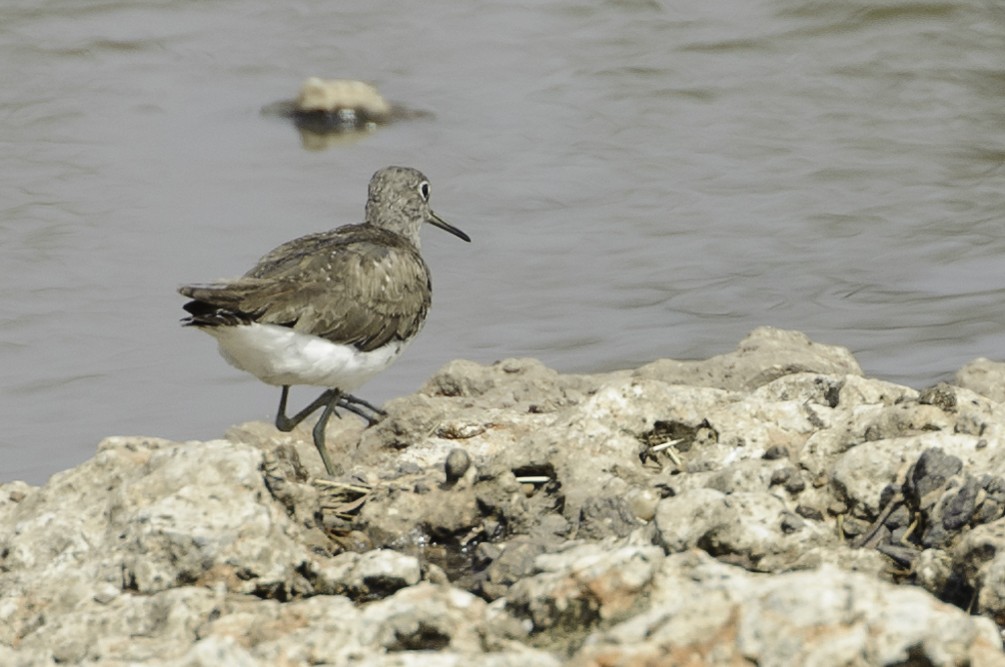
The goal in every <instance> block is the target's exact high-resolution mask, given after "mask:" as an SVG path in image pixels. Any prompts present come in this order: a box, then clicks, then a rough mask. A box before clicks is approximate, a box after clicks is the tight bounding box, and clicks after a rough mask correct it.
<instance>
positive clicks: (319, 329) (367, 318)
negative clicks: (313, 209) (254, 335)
mask: <svg viewBox="0 0 1005 667" xmlns="http://www.w3.org/2000/svg"><path fill="white" fill-rule="evenodd" d="M180 291H181V293H182V294H184V295H186V296H188V297H190V298H192V299H194V300H195V301H194V302H193V303H192V304H188V305H186V310H188V311H189V312H191V313H193V315H194V317H193V319H194V320H195V319H197V318H198V317H199V312H197V311H201V312H202V313H205V312H207V311H209V310H213V312H214V313H215V315H216V319H217V320H218V321H217V322H215V323H216V324H223V325H225V324H233V323H236V321H234V322H231V321H227V320H226V317H225V316H226V315H231V316H232V317H233V319H235V320H240V321H254V322H260V323H263V324H278V325H282V326H288V327H292V328H293V329H295V330H296V331H301V332H303V333H310V334H314V335H316V336H320V337H322V338H326V339H328V340H331V341H332V342H336V343H343V344H347V345H354V346H356V347H357V348H358V349H360V350H363V351H369V350H373V349H376V348H378V347H381V346H383V345H386V344H387V343H389V342H392V341H395V340H407V339H409V338H411V337H412V336H414V335H415V334H416V333H418V331H419V329H420V328H421V327H422V323H423V321H424V320H425V318H426V313H427V312H428V310H429V303H430V293H431V290H430V282H429V271H428V269H427V268H426V264H425V262H423V260H422V257H421V256H420V255H419V253H418V251H416V249H415V248H414V247H413V246H412V245H411V244H410V243H408V242H407V241H405V240H404V239H403V238H402V237H400V236H398V235H396V234H393V233H391V232H387V231H384V230H381V229H377V228H373V227H369V226H362V225H353V226H350V227H342V228H340V229H337V230H334V231H330V232H322V233H320V234H312V235H310V236H305V237H302V238H300V239H295V240H293V241H290V242H288V243H284V244H283V245H281V246H279V247H278V248H276V249H275V250H273V251H271V252H270V253H268V254H267V255H265V256H264V257H263V258H262V259H261V260H259V262H258V264H257V265H255V267H254V268H253V269H251V271H249V272H248V273H247V274H245V276H244V277H243V278H240V279H238V280H236V281H234V282H232V283H227V284H222V285H189V286H186V287H183V288H181V290H180ZM219 311H223V313H224V315H221V314H220V312H219ZM206 319H207V320H208V319H209V318H208V317H207V318H206ZM195 323H196V324H199V323H200V322H198V321H196V322H195ZM206 324H207V325H210V326H212V325H213V324H214V322H210V321H207V322H206Z"/></svg>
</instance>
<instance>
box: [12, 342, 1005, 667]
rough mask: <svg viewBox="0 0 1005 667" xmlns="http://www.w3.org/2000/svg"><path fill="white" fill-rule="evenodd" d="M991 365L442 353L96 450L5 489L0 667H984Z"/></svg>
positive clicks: (994, 414) (996, 406)
mask: <svg viewBox="0 0 1005 667" xmlns="http://www.w3.org/2000/svg"><path fill="white" fill-rule="evenodd" d="M1003 402H1005V364H997V363H993V362H990V361H987V360H977V361H975V362H973V363H971V364H969V365H968V366H966V367H965V368H963V369H961V370H960V371H959V373H958V374H957V376H956V378H955V382H954V384H940V385H936V386H933V387H929V388H926V389H924V390H922V391H917V390H915V389H912V388H909V387H903V386H898V385H895V384H891V383H888V382H883V381H881V380H875V379H868V378H865V377H863V376H862V372H861V369H860V368H859V366H858V364H857V363H856V361H855V359H854V358H853V357H852V355H851V354H850V353H849V352H848V351H847V350H845V349H843V348H839V347H832V346H828V345H822V344H818V343H814V342H811V341H810V340H809V339H807V338H806V337H805V336H804V335H803V334H800V333H796V332H788V331H780V330H777V329H769V328H762V329H758V330H756V331H754V332H753V333H751V334H750V335H749V336H748V337H747V338H746V339H744V340H743V341H742V342H741V343H740V345H739V347H738V349H737V350H736V351H734V352H731V353H729V354H726V355H722V356H719V357H714V358H712V359H708V360H705V361H687V362H681V361H672V360H660V361H656V362H653V363H651V364H648V365H646V366H642V367H641V368H638V369H635V370H629V371H619V372H615V373H605V374H597V375H562V374H559V373H557V372H555V371H553V370H550V369H548V368H546V367H544V366H543V365H541V364H540V363H539V362H536V361H533V360H527V359H511V360H505V361H501V362H498V363H496V364H493V365H491V366H482V365H479V364H475V363H472V362H465V361H455V362H452V363H450V364H448V365H447V366H446V367H444V368H443V369H442V370H441V371H440V372H438V373H437V374H436V375H434V376H433V377H432V378H430V379H429V381H428V382H427V383H426V385H425V386H424V387H423V388H422V389H421V390H420V391H419V392H418V393H416V394H414V395H410V396H405V397H403V398H400V399H397V400H394V401H392V402H390V403H389V404H388V405H387V406H385V407H386V409H387V411H388V413H389V415H388V417H387V418H386V419H385V420H384V421H383V422H381V423H380V424H378V425H376V426H374V427H371V428H364V424H363V423H362V422H361V421H360V420H358V419H356V418H354V417H352V416H351V415H347V416H344V418H343V419H341V420H332V423H331V425H330V428H329V435H328V441H329V444H330V449H331V453H332V459H333V460H334V461H339V462H340V463H341V466H342V469H343V473H344V474H342V475H340V476H338V477H337V478H335V479H328V478H326V477H325V475H324V474H323V472H324V469H323V467H322V465H321V461H320V459H319V457H318V455H317V452H316V450H315V449H314V446H313V444H312V442H311V436H310V432H309V427H310V426H311V424H307V425H306V426H302V427H301V428H300V429H298V430H297V431H294V432H292V433H280V432H278V431H277V430H276V429H274V428H273V427H272V426H270V425H268V424H264V423H257V422H256V423H249V424H244V425H242V426H238V427H235V428H233V429H231V431H230V432H228V434H227V437H226V439H223V440H214V441H209V442H170V441H166V440H160V439H156V438H144V437H115V438H108V439H107V440H105V441H103V442H102V443H101V444H100V445H99V447H98V452H97V454H96V456H95V457H94V458H93V459H91V460H90V461H88V462H86V463H84V464H82V465H80V466H79V467H77V468H75V469H72V470H68V471H65V472H62V473H59V474H57V475H54V476H53V477H52V479H51V480H50V481H49V482H48V483H47V484H45V485H44V486H41V487H32V486H29V485H27V484H25V483H22V482H10V483H6V484H3V485H0V665H10V666H22V665H23V666H28V665H31V666H32V667H34V666H38V665H42V666H44V665H57V664H58V665H77V664H83V665H91V664H95V665H99V664H100V665H151V666H153V665H157V666H164V667H167V666H172V667H174V666H177V667H202V666H205V667H209V666H211V665H212V666H214V667H215V666H218V665H237V666H245V665H247V666H255V665H270V666H272V665H279V666H284V667H285V666H299V665H340V666H342V665H344V666H349V665H354V666H355V665H374V666H378V665H379V666H391V665H396V666H405V665H423V666H425V665H432V666H440V665H444V666H445V665H451V666H453V665H457V666H461V665H489V666H496V667H503V666H513V667H538V666H540V667H553V666H558V665H589V666H596V667H601V666H603V667H615V666H625V667H627V666H636V665H759V666H761V667H770V666H779V667H781V666H789V665H820V666H825V665H855V666H866V665H888V666H894V665H898V666H906V665H918V666H922V665H926V666H928V665H971V666H973V667H979V666H990V665H1002V666H1005V653H1003V651H1002V635H1001V630H1002V627H1003V626H1005V516H1003V515H1005V404H1003Z"/></svg>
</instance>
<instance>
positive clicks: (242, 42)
mask: <svg viewBox="0 0 1005 667" xmlns="http://www.w3.org/2000/svg"><path fill="white" fill-rule="evenodd" d="M346 6H348V5H346V3H331V2H325V1H323V0H303V1H301V2H297V3H279V4H277V3H272V2H257V1H255V0H242V1H240V2H238V1H236V0H229V1H214V2H191V1H187V0H162V1H160V2H146V3H141V4H137V3H132V2H118V1H117V0H103V1H100V2H99V1H97V0H91V1H87V0H72V1H71V0H46V1H44V2H38V1H37V0H30V1H29V0H9V1H8V2H5V3H4V5H3V7H2V8H0V62H2V63H3V64H2V66H0V91H2V92H0V145H2V150H0V165H2V167H0V169H2V171H0V174H2V175H0V179H2V183H3V186H2V188H0V192H2V198H0V239H2V241H0V372H2V377H3V381H2V383H0V480H9V479H14V478H22V479H27V480H29V481H32V482H36V483H37V482H41V481H43V480H44V479H45V478H46V477H47V476H48V475H50V474H51V473H53V472H55V471H57V470H61V469H64V468H66V467H69V466H71V465H74V464H76V463H78V462H80V461H83V460H84V459H86V458H88V457H90V456H91V455H93V453H94V451H95V446H96V444H97V443H98V441H99V440H100V439H101V438H102V437H103V436H106V435H112V434H148V435H156V436H164V437H169V438H180V439H188V438H193V439H207V438H212V437H215V436H219V435H221V434H222V433H223V432H224V431H225V429H226V428H227V427H229V426H230V425H231V424H234V423H238V422H241V421H246V420H249V419H269V418H271V415H272V414H273V411H274V409H275V402H276V401H277V399H278V391H277V390H275V389H273V388H270V387H266V386H264V385H261V384H259V383H257V382H256V381H255V380H254V379H253V378H250V377H246V376H244V375H242V374H240V373H239V372H238V371H235V370H233V369H231V368H230V367H229V366H227V365H226V364H225V363H224V362H223V361H222V360H221V359H219V358H218V357H217V355H216V351H215V345H214V342H213V341H212V339H211V338H210V337H208V336H205V335H202V334H200V333H198V332H196V331H192V330H184V329H182V328H180V327H179V326H178V324H177V320H178V318H179V317H180V316H181V314H182V313H181V310H180V307H181V303H182V299H181V297H179V296H177V295H176V294H175V292H174V290H175V287H176V286H177V285H179V284H181V283H183V282H189V281H204V280H211V279H214V278H219V277H225V276H233V275H237V274H240V273H242V272H243V271H244V270H245V269H246V268H248V267H249V266H250V265H251V263H252V262H254V260H256V259H257V258H258V257H259V256H260V255H261V254H262V253H264V252H265V251H266V250H268V249H270V248H271V247H273V246H275V245H276V244H278V243H280V242H282V241H284V240H286V239H289V238H292V237H294V236H297V235H300V234H304V233H307V232H311V231H317V230H321V229H325V228H328V227H331V226H335V225H337V224H343V223H347V222H357V221H358V220H359V219H360V218H361V215H362V207H363V202H364V195H365V188H366V182H367V180H368V179H369V176H370V174H371V173H372V172H373V171H374V170H375V169H377V168H378V167H381V166H384V165H387V164H404V165H410V166H416V167H419V168H420V169H422V170H423V171H424V172H425V173H426V174H427V175H428V176H429V177H430V179H431V181H432V183H433V204H434V208H435V209H436V210H437V211H438V212H439V213H440V215H442V216H443V217H445V218H447V219H448V220H450V221H452V222H454V223H456V224H457V225H458V226H460V227H462V228H463V229H464V230H465V231H467V232H468V233H470V234H471V236H472V237H473V238H474V243H473V244H471V245H467V244H464V243H460V242H458V241H457V240H456V239H454V238H453V237H450V236H448V235H445V234H442V233H439V232H437V231H436V230H434V229H428V230H426V235H425V239H426V241H425V245H424V252H425V254H426V256H427V258H428V260H429V263H430V266H431V267H432V270H433V274H434V284H435V290H436V294H435V298H434V307H433V311H432V315H431V318H430V320H429V322H428V324H427V327H426V329H425V331H424V332H423V334H422V335H421V336H420V337H419V339H418V340H417V341H416V342H415V343H413V345H412V346H411V347H410V349H409V350H408V352H407V353H406V354H405V356H404V357H403V358H402V359H401V360H400V361H398V362H397V364H396V365H395V366H394V367H392V369H391V370H389V371H388V372H387V373H385V374H384V375H383V376H381V377H380V378H378V379H377V380H375V381H373V382H372V383H371V384H370V385H368V386H367V387H366V388H365V389H364V390H363V391H360V392H359V393H360V394H361V395H364V396H367V397H369V398H371V399H374V400H377V401H383V400H386V399H387V398H390V397H393V396H395V395H399V394H404V393H408V392H411V391H413V390H414V389H416V388H417V387H418V386H419V385H420V384H421V382H422V381H423V380H424V379H425V378H426V377H428V375H429V374H431V373H432V372H434V371H435V370H436V369H437V368H438V367H439V366H441V365H442V364H443V363H445V362H446V361H448V360H450V359H453V358H457V357H464V358H469V359H475V360H478V361H482V362H491V361H494V360H496V359H499V358H503V357H508V356H523V355H532V356H535V357H539V358H541V359H542V360H543V361H545V362H546V363H547V364H549V365H551V366H554V367H556V368H558V369H560V370H564V371H593V370H607V369H613V368H618V367H627V366H632V365H637V364H639V363H642V362H646V361H649V360H652V359H655V358H659V357H674V358H702V357H707V356H710V355H713V354H718V353H722V352H725V351H728V350H730V349H732V348H733V347H735V345H736V343H737V342H738V341H739V340H740V338H742V337H743V335H745V334H746V333H747V332H748V331H749V330H751V329H752V328H754V327H756V326H758V325H761V324H772V325H775V326H780V327H786V328H795V329H799V330H802V331H806V332H807V333H809V334H810V335H811V336H812V337H813V338H814V339H815V340H818V341H821V342H829V343H837V344H842V345H846V346H848V347H850V348H851V349H852V350H853V351H854V352H855V353H856V355H857V357H858V359H859V361H860V362H861V363H862V365H863V366H864V367H865V370H866V371H867V372H868V373H869V374H871V375H878V376H880V377H885V378H887V379H890V380H894V381H898V382H905V383H908V384H912V385H914V386H922V385H925V384H927V383H930V382H932V381H933V380H936V379H938V378H942V377H945V376H947V375H948V374H951V373H952V372H953V371H954V370H956V369H957V368H959V367H960V366H961V365H962V364H964V363H965V362H967V361H969V360H970V359H972V358H974V357H977V356H989V357H992V358H994V357H1002V356H1005V327H1003V323H1005V322H1003V321H1005V314H1003V309H1002V305H1003V303H1005V261H1003V259H1005V230H1003V229H1002V224H1001V223H1002V211H1005V207H1003V204H1005V187H1003V185H1005V183H1003V177H1005V168H1003V161H1005V9H1003V8H1002V5H1000V4H998V3H993V2H984V1H983V0H969V1H968V0H960V1H958V2H936V3H932V2H920V1H917V2H912V1H909V0H904V1H899V2H897V1H885V2H884V1H882V0H876V1H874V2H868V3H866V2H855V1H852V2H840V3H838V2H829V1H825V0H802V1H799V0H776V1H774V2H771V1H761V2H756V1H755V2H748V1H739V0H734V1H732V2H714V3H702V2H689V3H680V2H676V3H675V2H669V1H668V0H663V1H662V2H660V1H658V0H652V1H644V0H637V1H623V2H613V1H610V2H592V3H589V4H587V5H584V4H583V3H581V2H572V1H570V0H561V1H559V0H550V1H548V2H540V1H537V0H535V1H534V2H523V3H519V2H511V3H493V4H491V5H486V4H485V3H464V2H457V1H456V0H453V1H448V0H431V1H429V2H425V3H422V5H421V6H418V5H415V6H413V5H407V6H404V5H401V4H400V3H395V2H390V1H389V0H380V1H375V2H366V3H355V4H353V5H352V6H351V9H349V10H345V9H342V7H346ZM403 7H404V8H405V10H406V11H403ZM312 74H316V75H321V76H326V77H351V78H360V79H364V80H369V81H371V82H373V83H375V84H377V85H378V87H379V88H380V89H381V90H382V91H383V92H384V94H385V95H386V96H388V97H389V98H391V99H393V100H396V101H399V102H403V103H406V104H408V105H410V106H412V107H417V108H421V109H427V110H429V111H432V112H434V113H435V118H433V119H429V120H415V121H410V122H408V123H400V124H397V125H394V126H390V127H387V128H384V129H381V130H380V131H378V132H377V133H375V134H372V135H369V136H366V137H363V138H360V139H358V140H355V141H347V142H344V143H342V144H340V145H338V146H335V147H332V148H330V149H328V150H325V151H320V152H318V151H315V152H310V151H306V150H304V149H303V148H301V146H300V143H299V139H298V137H297V135H296V133H295V131H294V130H293V129H292V128H291V127H290V126H288V125H287V124H285V123H284V122H281V121H279V120H276V119H271V118H263V117H261V116H260V115H259V112H258V110H259V107H260V106H261V105H263V104H266V103H268V102H272V101H274V100H276V99H280V98H283V97H289V96H292V94H293V93H294V92H295V90H296V88H297V87H298V85H299V83H300V81H301V80H302V79H303V78H305V77H306V76H308V75H312ZM312 397H313V395H312V393H311V392H307V391H306V390H304V391H301V392H300V393H296V394H295V398H296V400H298V401H306V400H307V399H309V398H312Z"/></svg>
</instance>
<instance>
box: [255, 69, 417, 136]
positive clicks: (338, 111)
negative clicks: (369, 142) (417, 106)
mask: <svg viewBox="0 0 1005 667" xmlns="http://www.w3.org/2000/svg"><path fill="white" fill-rule="evenodd" d="M262 113H263V114H265V115H267V116H280V117H283V118H289V119H291V120H292V121H293V123H294V124H295V125H296V126H297V129H298V130H300V134H301V139H302V141H303V143H304V146H305V147H306V148H312V149H320V148H325V147H326V146H328V145H329V143H330V139H332V138H335V139H337V138H338V137H341V136H345V135H352V134H356V133H360V132H370V131H372V130H374V129H376V128H377V127H378V126H380V125H386V124H387V123H390V122H392V121H395V120H401V119H405V118H418V117H423V116H428V115H429V114H428V113H427V112H422V111H417V110H414V109H408V108H405V107H403V106H401V105H397V104H391V103H390V102H388V101H387V100H385V99H384V97H383V96H381V94H380V93H379V92H378V91H377V89H376V88H375V87H373V86H372V85H370V84H368V83H365V82H363V81H354V80H351V79H321V78H319V77H316V76H312V77H310V78H308V79H307V80H306V81H304V83H303V85H302V86H301V88H300V92H299V93H298V94H297V97H296V98H295V99H292V100H281V101H279V102H273V103H271V104H267V105H265V106H264V107H262Z"/></svg>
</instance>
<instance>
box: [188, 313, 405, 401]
mask: <svg viewBox="0 0 1005 667" xmlns="http://www.w3.org/2000/svg"><path fill="white" fill-rule="evenodd" d="M202 330H203V331H205V332H206V333H208V334H210V335H212V336H213V337H214V338H216V339H217V342H218V343H219V347H220V354H221V355H222V356H223V358H224V359H226V360H227V362H228V363H229V364H230V365H231V366H234V367H235V368H239V369H241V370H242V371H246V372H248V373H251V374H252V375H254V376H255V377H257V378H258V379H259V380H261V381H262V382H267V383H268V384H273V385H294V384H306V385H313V386H317V387H334V388H337V389H340V390H342V391H343V392H346V393H349V392H352V391H353V390H355V389H356V388H357V387H359V386H360V385H362V384H363V383H364V382H366V381H367V380H369V379H370V378H372V377H373V376H375V375H377V374H378V373H380V372H381V371H383V370H384V369H386V368H387V367H388V366H390V365H391V363H392V362H393V361H394V360H395V359H397V358H398V355H399V354H401V351H402V350H403V349H405V345H407V343H408V341H404V342H402V341H395V342H392V343H389V344H388V345H385V346H384V347H381V348H378V349H376V350H373V351H372V352H361V351H359V350H357V349H356V348H355V347H353V346H351V345H340V344H337V343H332V342H331V341H327V340H325V339H324V338H319V337H317V336H312V335H310V334H303V333H299V332H297V331H294V330H293V329H290V328H289V327H282V326H278V325H275V324H257V323H253V324H245V325H239V326H219V327H203V328H202Z"/></svg>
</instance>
